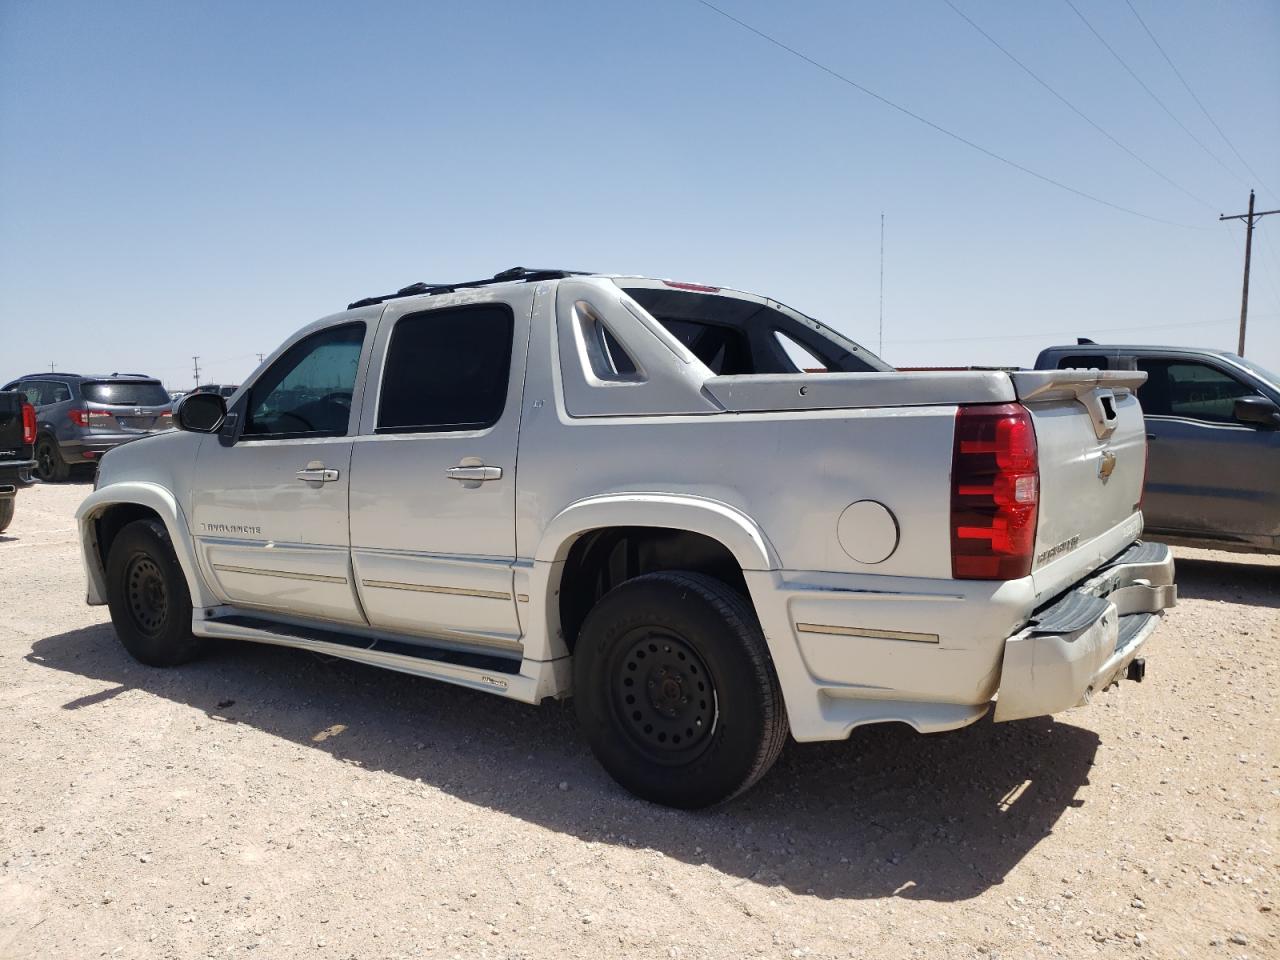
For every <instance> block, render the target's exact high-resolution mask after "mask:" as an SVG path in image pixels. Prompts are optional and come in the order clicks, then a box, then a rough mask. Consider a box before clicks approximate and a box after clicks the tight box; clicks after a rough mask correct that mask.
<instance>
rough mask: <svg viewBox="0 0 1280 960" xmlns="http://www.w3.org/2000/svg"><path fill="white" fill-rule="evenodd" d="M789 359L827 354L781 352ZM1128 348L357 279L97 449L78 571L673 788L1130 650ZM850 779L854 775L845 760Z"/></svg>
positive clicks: (667, 796)
mask: <svg viewBox="0 0 1280 960" xmlns="http://www.w3.org/2000/svg"><path fill="white" fill-rule="evenodd" d="M791 351H795V352H798V353H800V354H801V355H802V356H803V357H804V358H805V359H804V360H803V361H802V363H803V366H805V367H811V368H814V369H819V370H822V371H825V372H819V373H803V372H801V371H800V369H799V366H800V365H799V364H797V363H796V362H795V361H793V360H792V359H791V356H790V352H791ZM1140 379H1141V378H1140V377H1139V376H1135V375H1134V374H1132V373H1127V372H1115V373H1112V372H1105V373H1100V372H1097V371H1090V372H1078V371H1056V370H1055V371H1043V372H1031V371H1023V372H1015V373H1004V372H955V373H908V374H904V373H898V372H897V371H895V370H893V369H892V368H891V367H889V366H888V365H887V364H885V363H884V362H883V361H881V360H879V359H878V358H877V357H875V356H873V355H872V354H870V353H868V352H867V351H866V350H865V349H863V348H862V347H860V346H858V345H857V344H855V343H853V342H852V341H850V340H848V339H847V338H845V337H844V336H842V335H841V334H839V333H837V332H835V331H834V330H831V329H830V328H828V327H825V326H823V325H822V324H820V323H818V322H817V321H815V320H812V319H810V318H809V317H806V316H804V315H803V314H801V313H798V312H796V311H795V310H792V309H790V308H789V307H785V306H783V305H781V304H779V303H777V302H776V301H774V300H770V299H767V298H764V297H759V296H755V295H752V294H747V293H740V292H737V291H733V290H723V289H719V288H716V287H709V286H702V285H696V284H687V283H678V282H672V281H663V280H651V279H645V278H639V277H619V276H603V275H576V274H572V273H569V272H566V271H537V270H523V269H520V268H516V269H513V270H511V271H506V272H504V273H501V274H499V275H497V276H496V277H494V278H493V279H491V280H482V281H473V282H468V283H458V284H450V285H446V286H427V285H423V284H418V285H414V286H412V287H407V288H404V289H403V290H401V291H399V292H398V293H396V294H392V295H388V296H382V297H371V298H368V299H365V300H360V301H357V302H355V303H353V304H351V305H350V306H349V308H348V309H346V310H344V311H342V312H340V313H337V314H334V315H333V316H330V317H326V318H325V319H323V320H320V321H318V322H316V323H314V324H312V325H310V326H308V327H306V328H304V329H303V330H301V331H300V332H299V333H297V334H296V335H295V336H294V337H292V338H291V339H290V340H289V341H288V342H286V343H285V344H284V345H283V346H282V347H281V348H280V349H279V350H278V351H277V352H276V353H275V354H274V355H273V356H272V357H271V358H270V359H269V360H268V361H267V362H266V363H265V364H264V365H263V366H262V368H261V369H260V370H259V371H258V373H257V374H256V375H255V378H254V380H253V381H252V382H251V383H249V384H248V385H246V388H245V389H244V390H242V391H241V392H240V393H239V394H238V395H237V398H236V401H235V403H234V404H233V405H232V406H231V408H230V409H229V410H228V409H227V405H226V401H225V400H224V399H223V398H222V397H220V396H216V395H209V394H196V395H193V396H190V397H186V398H185V399H184V400H183V401H182V403H181V404H180V405H179V407H178V411H177V419H178V423H179V425H180V427H181V428H182V429H181V430H180V431H178V432H176V433H173V434H169V435H166V436H160V437H153V438H149V439H146V440H143V441H140V442H138V443H132V444H129V445H128V446H126V447H122V448H120V449H118V450H114V451H112V452H111V453H109V454H108V455H107V456H106V457H105V458H104V459H103V461H102V464H101V468H100V471H99V475H98V488H97V490H96V491H95V492H94V493H93V494H91V495H90V496H89V497H87V498H86V499H85V501H84V503H83V505H82V506H81V507H80V509H79V512H78V515H77V516H78V518H79V524H80V535H81V539H82V542H83V554H84V560H85V564H86V569H87V573H88V580H89V587H88V600H89V602H90V603H91V604H103V603H105V604H107V605H108V606H109V608H110V611H111V619H112V623H113V624H114V625H115V629H116V632H117V635H118V636H119V638H120V640H121V641H122V642H123V644H124V646H125V648H126V649H127V650H128V651H129V652H130V653H131V654H133V656H135V657H136V658H138V659H139V660H141V661H142V662H144V663H148V664H153V665H157V666H168V665H173V664H178V663H181V662H183V661H185V660H189V659H190V658H192V657H194V656H196V655H197V654H198V653H199V652H200V650H201V648H202V646H203V645H204V643H205V642H206V641H207V640H208V639H209V638H214V637H226V638H235V639H241V640H252V641H260V642H264V643H274V644H281V645H284V646H289V647H297V648H300V649H304V650H311V651H317V652H323V653H326V654H332V655H334V656H337V657H345V658H347V659H350V660H355V661H359V662H362V663H367V664H373V665H377V666H381V667H385V668H388V669H392V670H399V671H403V672H407V673H411V674H416V675H419V676H424V677H433V678H436V679H440V680H446V681H449V682H451V683H456V684H461V685H464V686H467V687H471V688H473V689H475V690H482V691H486V692H489V693H493V694H496V695H498V696H503V697H509V698H512V699H516V700H522V701H526V702H529V703H537V702H539V701H541V700H543V699H544V698H547V697H566V696H568V695H570V694H572V695H573V696H574V698H575V704H576V709H577V712H578V715H579V717H580V719H581V721H582V723H583V728H584V732H585V736H586V738H587V740H588V741H589V743H590V744H591V747H592V749H593V750H594V752H595V754H596V756H597V757H598V758H599V760H600V761H601V763H602V764H603V765H604V767H605V768H606V769H607V770H608V772H609V773H610V774H612V775H613V776H614V777H615V778H616V779H617V780H618V782H620V783H621V784H623V785H624V786H626V787H627V788H629V789H630V790H632V791H634V792H635V793H637V794H639V795H640V796H643V797H646V798H649V799H651V800H654V801H657V802H660V803H665V804H672V805H675V806H681V807H699V806H704V805H708V804H712V803H716V802H719V801H723V800H725V799H727V798H729V797H732V796H734V795H735V794H737V793H739V792H741V791H742V790H745V789H747V788H748V787H749V786H750V785H751V784H752V783H754V782H755V781H756V780H757V779H759V777H760V776H762V775H763V774H764V772H765V771H766V770H768V769H769V766H770V765H771V764H772V763H773V761H774V759H775V758H776V757H777V755H778V752H779V750H780V749H781V747H782V744H783V742H784V741H785V739H786V737H787V734H788V732H789V733H790V734H791V735H792V736H794V737H795V738H796V739H797V740H802V741H805V740H835V739H841V738H845V737H848V735H849V733H850V731H851V730H852V729H853V728H854V727H857V726H859V725H862V724H867V723H878V722H887V721H900V722H903V723H907V724H910V725H911V726H913V727H915V728H916V729H917V730H919V731H922V732H933V731H940V730H951V729H954V728H957V727H963V726H965V725H966V724H970V723H973V722H975V721H976V720H978V719H979V718H981V717H982V716H983V715H985V714H986V713H987V712H988V709H989V707H990V705H991V701H992V698H993V697H994V696H995V695H996V694H997V693H998V694H999V697H998V699H997V701H996V706H995V719H996V720H998V721H1003V720H1014V719H1017V718H1021V717H1029V716H1038V715H1043V714H1048V713H1053V712H1056V711H1060V710H1064V709H1067V708H1069V707H1073V706H1076V705H1080V704H1083V703H1085V702H1086V701H1087V700H1088V699H1089V698H1090V697H1091V696H1092V695H1094V694H1096V693H1100V692H1101V691H1102V690H1104V689H1105V688H1107V687H1108V686H1109V685H1110V684H1112V683H1113V682H1115V681H1117V680H1119V679H1120V678H1122V677H1125V676H1130V677H1133V678H1135V679H1140V678H1141V675H1142V671H1143V665H1144V661H1143V660H1142V659H1141V657H1140V655H1141V653H1142V651H1143V650H1144V649H1145V644H1146V642H1147V640H1148V638H1149V637H1150V636H1151V634H1152V632H1153V630H1154V629H1155V628H1156V625H1157V623H1158V621H1159V618H1160V614H1161V613H1162V611H1163V610H1164V609H1165V608H1167V607H1169V606H1170V605H1172V604H1173V602H1174V599H1175V588H1174V586H1173V561H1172V558H1171V556H1170V552H1169V550H1168V548H1167V547H1165V546H1163V545H1161V544H1156V543H1142V542H1139V541H1138V535H1139V533H1140V532H1141V528H1142V514H1141V512H1140V511H1139V509H1138V500H1139V497H1140V495H1141V489H1142V470H1143V461H1144V447H1145V440H1144V433H1143V426H1142V414H1141V411H1140V410H1139V408H1138V403H1137V400H1136V399H1135V398H1134V396H1133V394H1132V389H1133V388H1134V387H1135V386H1137V384H1138V383H1139V382H1140ZM853 789H856V788H853Z"/></svg>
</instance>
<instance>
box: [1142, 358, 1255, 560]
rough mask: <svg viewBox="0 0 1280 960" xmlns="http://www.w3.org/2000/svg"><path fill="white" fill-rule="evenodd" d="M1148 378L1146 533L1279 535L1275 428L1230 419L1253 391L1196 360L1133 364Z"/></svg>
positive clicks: (1221, 536) (1144, 395) (1145, 392)
mask: <svg viewBox="0 0 1280 960" xmlns="http://www.w3.org/2000/svg"><path fill="white" fill-rule="evenodd" d="M1138 367H1139V369H1142V370H1145V371H1146V372H1147V375H1148V380H1147V383H1145V384H1144V385H1143V387H1142V390H1141V392H1140V394H1139V398H1140V399H1141V401H1142V406H1143V412H1144V413H1145V414H1146V418H1147V443H1148V447H1147V450H1148V453H1147V456H1148V461H1147V485H1146V496H1145V499H1144V501H1143V513H1144V515H1145V518H1146V525H1147V528H1148V529H1150V530H1152V531H1160V532H1165V533H1168V534H1170V535H1174V534H1187V535H1203V536H1208V537H1215V538H1218V539H1225V540H1230V539H1239V538H1244V537H1259V536H1262V537H1268V536H1270V537H1274V536H1276V535H1277V534H1280V520H1278V518H1280V494H1278V489H1280V487H1278V484H1277V481H1276V478H1277V477H1280V431H1276V430H1270V429H1266V428H1263V427H1259V426H1256V425H1253V424H1247V423H1240V422H1238V421H1237V420H1236V419H1235V416H1234V413H1233V410H1234V407H1235V401H1236V400H1237V399H1238V398H1240V397H1249V396H1255V395H1256V394H1257V393H1258V391H1257V390H1256V389H1255V388H1254V387H1253V386H1251V385H1250V384H1247V383H1245V382H1243V380H1241V379H1240V378H1239V377H1237V376H1235V375H1234V374H1233V373H1231V372H1229V371H1227V370H1225V369H1221V368H1219V367H1217V366H1212V365H1210V364H1207V363H1202V362H1200V361H1197V360H1190V359H1181V358H1173V357H1170V358H1167V359H1150V360H1148V359H1145V358H1140V359H1139V360H1138Z"/></svg>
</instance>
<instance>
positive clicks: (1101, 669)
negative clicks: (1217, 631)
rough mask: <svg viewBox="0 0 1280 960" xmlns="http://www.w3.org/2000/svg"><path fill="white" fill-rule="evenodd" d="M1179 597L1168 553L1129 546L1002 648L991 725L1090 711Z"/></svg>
mask: <svg viewBox="0 0 1280 960" xmlns="http://www.w3.org/2000/svg"><path fill="white" fill-rule="evenodd" d="M1177 597H1178V588H1177V586H1176V585H1175V584H1174V582H1173V554H1172V553H1171V552H1170V550H1169V548H1168V547H1167V546H1165V545H1164V544H1162V543H1135V544H1133V545H1131V546H1130V547H1129V548H1128V549H1127V550H1125V551H1124V552H1123V553H1121V554H1120V555H1119V556H1117V557H1115V558H1114V559H1113V560H1112V561H1111V562H1110V563H1109V564H1108V565H1107V566H1105V567H1103V568H1102V569H1101V570H1099V571H1098V572H1097V573H1095V574H1094V575H1093V576H1092V577H1090V578H1089V579H1088V580H1086V581H1084V582H1083V583H1081V584H1079V585H1078V586H1076V587H1074V588H1073V589H1071V590H1069V591H1068V592H1067V593H1065V594H1063V595H1062V596H1060V597H1058V598H1057V599H1055V600H1054V601H1053V602H1052V603H1050V604H1049V605H1048V606H1046V607H1043V608H1041V609H1040V610H1037V611H1036V613H1035V614H1034V615H1033V617H1032V619H1031V622H1030V624H1029V625H1028V626H1027V627H1025V628H1024V629H1023V630H1021V631H1020V632H1018V633H1017V634H1015V635H1014V636H1012V637H1010V638H1009V639H1008V640H1006V641H1005V648H1004V659H1003V663H1002V666H1001V675H1000V689H999V693H998V695H997V697H996V709H995V719H996V721H1003V720H1019V719H1022V718H1024V717H1039V716H1044V715H1045V714H1050V713H1057V712H1059V711H1061V710H1066V709H1069V708H1070V707H1076V706H1081V705H1083V704H1085V703H1088V702H1089V698H1090V697H1091V696H1092V695H1093V694H1094V693H1095V692H1097V691H1100V690H1104V689H1105V688H1106V687H1108V686H1110V685H1111V684H1112V683H1113V682H1114V681H1116V680H1118V679H1119V678H1120V677H1121V676H1122V675H1123V674H1124V672H1125V670H1126V669H1127V668H1128V666H1129V664H1130V663H1132V662H1133V661H1134V660H1135V659H1136V658H1137V656H1138V654H1139V652H1140V651H1141V650H1142V648H1143V646H1144V645H1145V644H1146V642H1147V639H1148V638H1149V637H1150V636H1151V634H1152V633H1153V632H1154V631H1155V628H1156V626H1157V625H1158V624H1159V622H1160V617H1161V616H1162V614H1163V612H1164V611H1165V610H1167V609H1168V608H1169V607H1172V606H1173V605H1174V604H1175V603H1177Z"/></svg>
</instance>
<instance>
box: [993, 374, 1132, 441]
mask: <svg viewBox="0 0 1280 960" xmlns="http://www.w3.org/2000/svg"><path fill="white" fill-rule="evenodd" d="M1009 379H1011V380H1012V381H1013V389H1014V392H1015V393H1017V395H1018V399H1019V400H1020V401H1022V402H1023V403H1031V402H1033V401H1034V402H1040V403H1043V402H1045V401H1047V400H1077V401H1079V402H1080V404H1081V405H1082V406H1083V407H1084V408H1085V409H1086V410H1088V411H1089V419H1090V420H1092V421H1093V433H1094V436H1096V437H1097V438H1098V439H1099V440H1103V439H1106V438H1107V437H1109V436H1111V434H1112V433H1114V432H1115V429H1116V424H1117V423H1119V417H1118V416H1117V414H1116V407H1115V403H1114V402H1113V401H1114V399H1115V398H1116V397H1117V396H1122V397H1123V396H1128V395H1129V394H1130V393H1132V392H1133V391H1134V390H1136V389H1137V388H1138V387H1140V386H1142V385H1143V384H1144V383H1146V381H1147V375H1146V373H1145V372H1143V371H1141V370H1020V371H1018V372H1017V373H1011V374H1009Z"/></svg>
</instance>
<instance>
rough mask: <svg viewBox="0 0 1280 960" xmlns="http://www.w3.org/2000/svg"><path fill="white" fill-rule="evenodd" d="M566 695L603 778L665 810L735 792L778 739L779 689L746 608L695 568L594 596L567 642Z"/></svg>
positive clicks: (782, 732)
mask: <svg viewBox="0 0 1280 960" xmlns="http://www.w3.org/2000/svg"><path fill="white" fill-rule="evenodd" d="M573 694H574V704H575V708H576V710H577V714H578V719H579V721H580V723H581V724H582V728H583V733H584V735H585V736H586V738H587V741H588V742H589V743H590V745H591V749H592V752H593V753H594V754H595V755H596V758H597V759H598V760H599V761H600V764H601V765H602V766H603V767H604V768H605V770H607V771H608V773H609V775H610V776H612V777H613V778H614V779H615V780H617V781H618V783H620V784H622V786H624V787H626V788H627V789H628V790H630V791H631V792H632V793H634V794H636V795H637V796H640V797H643V798H644V799H646V800H651V801H653V802H655V803H662V804H666V805H668V806H673V807H683V808H686V809H695V808H699V807H707V806H711V805H713V804H716V803H722V802H724V801H726V800H729V799H731V798H733V797H735V796H737V795H738V794H739V793H742V792H743V791H744V790H746V789H747V788H748V787H750V786H751V785H752V784H754V783H755V782H756V781H757V780H759V779H760V778H761V777H762V776H764V774H765V773H766V772H767V771H768V770H769V768H770V767H771V766H772V765H773V762H774V761H775V760H776V759H777V757H778V754H779V753H780V752H781V750H782V746H783V744H784V743H785V742H786V736H787V714H786V709H785V708H784V706H783V702H782V691H781V689H780V687H779V686H778V678H777V675H776V674H775V672H774V669H773V661H772V659H771V658H770V656H769V649H768V645H767V644H766V643H765V639H764V634H763V633H762V632H761V630H760V624H759V622H758V621H757V619H756V616H755V612H754V611H753V610H752V609H751V605H750V604H749V603H748V602H747V600H746V598H744V597H743V596H742V595H741V594H739V593H738V592H737V591H735V590H734V589H733V588H732V587H731V586H729V585H728V584H726V583H723V582H721V581H719V580H716V579H714V578H712V577H709V576H705V575H703V574H700V573H689V572H684V571H672V572H662V573H651V574H646V575H644V576H642V577H636V578H634V579H632V580H628V581H626V582H625V583H623V584H621V585H619V586H618V587H616V588H614V589H613V590H611V591H609V593H607V594H605V596H603V597H602V598H601V599H600V600H599V602H597V603H596V605H595V606H594V607H593V608H592V609H591V612H590V613H589V614H588V615H587V618H586V621H585V622H584V623H583V625H582V630H581V632H580V634H579V636H578V640H577V644H576V646H575V648H574V652H573Z"/></svg>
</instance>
